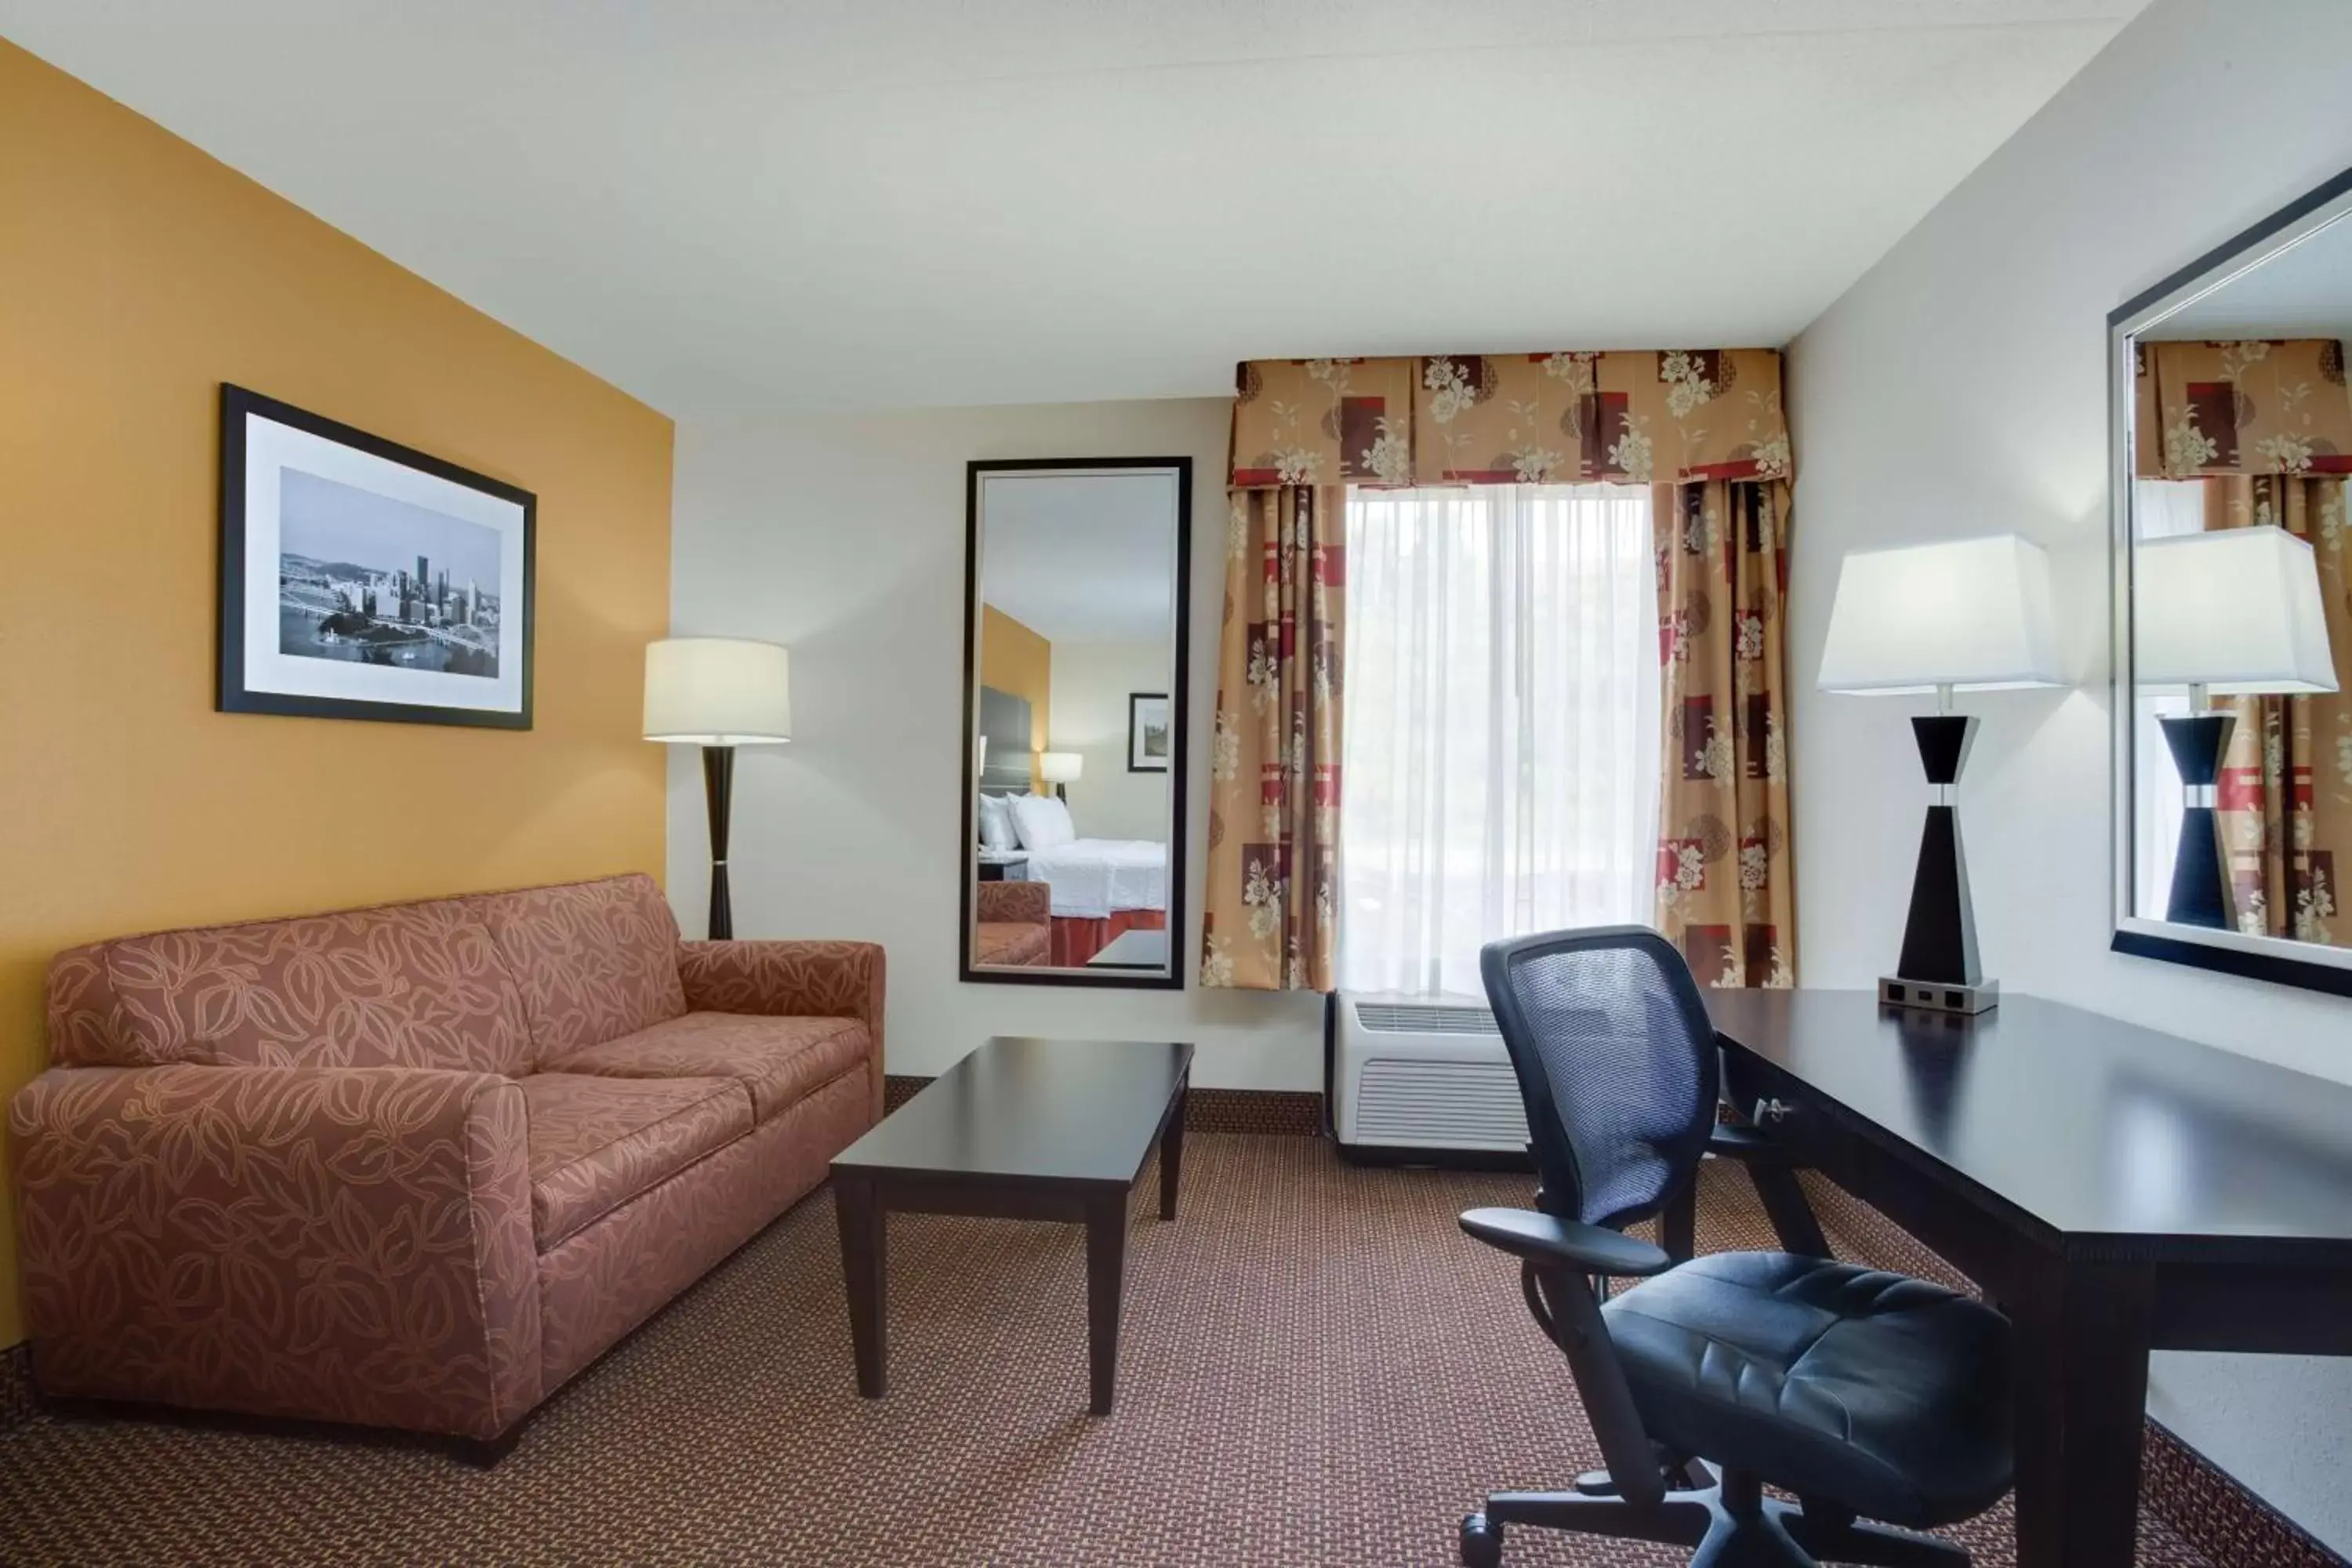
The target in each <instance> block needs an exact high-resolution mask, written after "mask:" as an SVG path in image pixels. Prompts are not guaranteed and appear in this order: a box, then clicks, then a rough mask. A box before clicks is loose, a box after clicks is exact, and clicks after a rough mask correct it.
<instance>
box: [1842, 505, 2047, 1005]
mask: <svg viewBox="0 0 2352 1568" xmlns="http://www.w3.org/2000/svg"><path fill="white" fill-rule="evenodd" d="M1819 684H1820V688H1821V689H1822V690H1823V691H1835V692H1847V693H1852V694H1855V695H1861V696H1880V697H1894V696H1905V695H1916V694H1919V693H1924V692H1930V691H1932V692H1934V693H1935V694H1936V711H1935V713H1934V714H1933V715H1932V716H1915V717H1914V718H1913V719H1912V721H1911V731H1912V734H1913V736H1914V737H1915V738H1916V740H1917V742H1918V744H1919V760H1920V762H1921V763H1924V764H1926V767H1927V783H1928V784H1930V785H1931V786H1933V788H1934V790H1935V797H1934V801H1933V803H1932V804H1931V805H1929V806H1928V807H1927V827H1926V829H1925V831H1924V832H1923V833H1922V834H1921V836H1920V839H1919V865H1918V868H1917V870H1916V872H1914V873H1913V876H1912V879H1911V913H1910V917H1909V919H1908V920H1906V921H1905V923H1904V927H1903V955H1902V958H1901V959H1900V960H1899V961H1898V962H1897V963H1896V964H1895V973H1893V974H1890V975H1886V976H1884V977H1882V978H1881V979H1880V981H1879V983H1878V994H1879V999H1880V1000H1881V1001H1884V1002H1891V1003H1895V1004H1896V1005H1901V1006H1909V1007H1933V1008H1936V1009H1937V1010H1939V1011H1944V1012H1952V1013H1981V1012H1983V1011H1985V1010H1986V1009H1987V1008H1990V1007H1991V1006H1993V1005H1995V1004H1997V1003H1998V1002H1999V1001H2000V983H1999V982H1997V981H1991V980H1987V979H1986V978H1985V977H1984V972H1983V970H1982V968H1981V967H1980V966H1979V963H1978V961H1977V927H1976V914H1975V910H1974V909H1973V908H1972V906H1971V905H1970V903H1969V879H1968V865H1967V859H1966V857H1965V856H1964V855H1963V854H1962V853H1961V849H1960V822H1959V816H1958V806H1957V803H1956V799H1955V790H1956V786H1957V785H1958V782H1959V777H1960V768H1961V766H1962V765H1963V764H1964V763H1966V762H1967V761H1968V754H1969V744H1970V742H1973V741H1974V740H1975V739H1976V728H1977V721H1976V719H1975V718H1974V717H1973V716H1972V715H1964V714H1957V713H1954V712H1953V711H1952V693H1954V692H1955V691H2006V690H2015V689H2022V688H2026V687H2035V686H2056V685H2058V684H2060V680H2059V675H2058V655H2057V645H2056V639H2055V638H2054V637H2053V633H2052V630H2051V617H2050V563H2049V559H2048V557H2046V556H2044V555H2043V554H2042V551H2041V549H2040V548H2039V547H2038V546H2036V545H2033V544H2031V543H2029V542H2026V541H2025V540H2022V539H2020V538H2018V537H2017V536H2016V535H2015V534H2001V535H1999V536H1997V537H1994V538H1990V539H1961V540H1952V541H1949V542H1943V543H1937V544H1920V545H1912V546H1908V547H1906V548H1903V549H1896V550H1872V551H1858V552H1854V553H1853V554H1850V555H1848V556H1847V557H1846V558H1845V560H1844V562H1843V564H1842V565H1841V566H1840V568H1839V571H1838V585H1837V597H1836V599H1835V601H1834V602H1833V603H1832V605H1831V607H1830V627H1829V637H1828V640H1827V642H1826V643H1825V644H1824V646H1823V647H1822V672H1821V680H1820V683H1819Z"/></svg>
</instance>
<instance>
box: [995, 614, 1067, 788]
mask: <svg viewBox="0 0 2352 1568" xmlns="http://www.w3.org/2000/svg"><path fill="white" fill-rule="evenodd" d="M980 683H981V684H982V686H993V687H994V688H996V689H997V690H999V691H1009V692H1011V693H1012V694H1013V696H1015V697H1026V698H1027V699H1028V700H1029V787H1030V788H1031V789H1034V790H1035V791H1037V792H1038V793H1039V794H1040V795H1043V794H1045V778H1044V776H1043V775H1041V774H1040V773H1038V772H1037V753H1038V752H1042V751H1044V750H1045V743H1046V740H1047V737H1049V736H1051V735H1052V734H1053V732H1054V728H1053V724H1052V723H1051V719H1052V709H1053V704H1054V645H1053V644H1052V643H1050V642H1047V641H1046V640H1045V638H1044V637H1040V636H1038V635H1037V634H1036V633H1035V632H1033V631H1031V630H1030V629H1029V628H1028V627H1027V626H1024V625H1022V624H1021V623H1020V622H1019V621H1016V620H1014V619H1013V617H1012V616H1008V615H1006V614H1005V613H1004V612H1003V610H1000V609H998V608H997V607H996V606H995V605H981V607H980Z"/></svg>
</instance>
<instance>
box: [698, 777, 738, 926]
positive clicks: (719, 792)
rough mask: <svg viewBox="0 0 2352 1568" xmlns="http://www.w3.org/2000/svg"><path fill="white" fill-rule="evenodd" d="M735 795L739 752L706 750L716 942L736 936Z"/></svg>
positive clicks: (704, 788) (705, 787) (704, 784)
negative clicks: (731, 826) (731, 861)
mask: <svg viewBox="0 0 2352 1568" xmlns="http://www.w3.org/2000/svg"><path fill="white" fill-rule="evenodd" d="M734 795H735V748H734V747H732V746H705V747H703V748H702V799H703V804H704V805H707V806H708V807H709V812H710V923H709V934H710V940H711V941H713V942H728V941H730V940H732V939H733V937H734V935H735V906H734V903H733V901H732V900H730V899H729V898H728V896H727V814H728V808H729V805H730V803H731V802H732V800H733V798H734Z"/></svg>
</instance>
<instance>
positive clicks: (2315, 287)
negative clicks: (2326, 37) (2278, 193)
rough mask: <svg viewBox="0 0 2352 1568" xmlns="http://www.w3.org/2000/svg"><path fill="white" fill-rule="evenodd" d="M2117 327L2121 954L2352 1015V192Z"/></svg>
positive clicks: (2299, 214)
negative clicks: (2289, 990)
mask: <svg viewBox="0 0 2352 1568" xmlns="http://www.w3.org/2000/svg"><path fill="white" fill-rule="evenodd" d="M2108 329H2109V339H2110V342H2109V347H2110V351H2111V354H2112V365H2113V374H2114V376H2115V387H2114V398H2113V406H2114V416H2115V431H2114V439H2113V445H2114V450H2113V469H2114V489H2115V498H2116V499H2115V511H2116V518H2115V542H2116V543H2115V564H2116V576H2115V583H2116V601H2115V603H2116V626H2115V659H2116V705H2115V710H2116V758H2117V763H2118V765H2117V767H2116V938H2115V946H2116V949H2117V950H2118V951H2121V952H2135V953H2139V954H2142V955H2144V956H2147V957H2152V958H2162V959H2168V960H2171V961H2174V962H2177V963H2191V964H2196V965H2199V966H2200V967H2203V968H2208V969H2217V970H2222V971H2227V972H2229V973H2239V974H2247V975H2252V976H2255V977H2257V978H2261V979H2267V980H2274V981H2279V982H2282V983H2284V984H2294V985H2303V986H2308V987H2311V988H2314V989H2317V990H2325V991H2333V992H2336V993H2338V994H2352V904H2347V889H2346V888H2345V886H2344V881H2343V879H2344V878H2345V877H2346V876H2347V875H2352V535H2348V534H2347V526H2346V524H2347V493H2346V487H2347V481H2348V480H2352V390H2347V378H2346V374H2345V362H2346V357H2347V342H2352V173H2348V174H2346V175H2343V176H2339V177H2338V178H2337V179H2336V180H2334V181H2331V182H2330V183H2329V184H2326V185H2325V186H2323V187H2321V188H2320V189H2319V190H2317V191H2315V192H2313V193H2311V194H2310V195H2307V196H2305V197H2304V198H2303V199H2302V200H2300V201H2298V202H2296V203H2294V204H2293V205H2290V206H2289V207H2287V208H2285V209H2284V210H2283V211H2282V212H2280V213H2278V214H2276V215H2274V216H2273V217H2271V218H2270V219H2268V220H2266V221H2265V222H2264V223H2263V224H2261V225H2258V226H2256V227H2255V228H2253V229H2252V230H2251V231H2249V232H2248V233H2247V234H2245V235H2242V236H2241V237H2239V238H2237V239H2235V240H2232V241H2231V243H2230V244H2228V245H2226V246H2224V247H2221V249H2220V250H2217V251H2215V252H2214V253H2213V254H2212V255H2210V256H2208V257H2206V258H2202V259H2201V260H2200V261H2198V262H2196V263H2195V264H2193V265H2192V266H2190V267H2189V268H2185V269H2184V270H2183V271H2181V272H2180V273H2179V274H2177V275H2176V276H2174V277H2173V278H2171V279H2167V280H2166V281H2165V282H2164V283H2162V284H2159V285H2158V286H2157V287H2156V288H2155V289H2151V290H2149V292H2148V293H2147V294H2146V295H2143V296H2142V297H2141V298H2139V299H2137V300H2133V301H2132V302H2131V303H2130V304H2128V305H2126V306H2124V307H2123V308H2122V309H2120V310H2117V311H2116V313H2115V314H2114V315H2113V316H2111V317H2110V318H2109V319H2108Z"/></svg>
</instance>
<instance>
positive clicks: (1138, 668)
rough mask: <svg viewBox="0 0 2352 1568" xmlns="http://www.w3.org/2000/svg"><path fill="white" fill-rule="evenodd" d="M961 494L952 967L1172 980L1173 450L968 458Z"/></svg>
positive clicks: (1176, 753)
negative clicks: (1147, 454)
mask: <svg viewBox="0 0 2352 1568" xmlns="http://www.w3.org/2000/svg"><path fill="white" fill-rule="evenodd" d="M966 502H967V511H966V533H967V541H966V549H967V564H966V587H967V594H966V601H965V606H964V612H965V639H964V744H963V757H964V767H963V770H962V774H961V779H962V783H961V807H962V810H961V820H962V824H963V835H962V839H961V843H960V845H959V846H958V850H957V854H958V857H959V861H960V865H961V886H962V895H961V906H960V910H959V918H960V922H961V923H960V927H959V932H958V940H959V943H960V946H959V952H960V953H961V973H962V977H963V978H964V979H966V980H971V981H990V982H999V983H1011V984H1066V985H1127V986H1159V987H1165V988H1170V989H1174V988H1180V987H1181V985H1182V984H1183V977H1182V973H1181V970H1180V969H1179V967H1178V964H1177V963H1176V953H1177V950H1178V945H1179V940H1180V939H1179V936H1178V933H1179V932H1180V931H1181V930H1182V927H1183V889H1184V773H1185V755H1186V741H1187V737H1186V735H1185V731H1184V692H1185V671H1184V664H1185V643H1186V639H1185V632H1184V627H1185V619H1186V615H1187V605H1188V600H1189V595H1188V593H1187V587H1186V573H1185V571H1184V563H1185V562H1186V561H1187V560H1188V559H1189V558H1190V550H1191V543H1190V541H1191V528H1190V517H1191V511H1192V463H1191V460H1190V459H1189V458H1118V459H1097V458H1089V459H1085V460H1074V461H1039V462H982V463H973V464H971V467H970V470H969V473H968V477H967V486H966ZM1139 693H1144V694H1148V700H1149V701H1150V703H1151V704H1153V705H1155V706H1154V707H1153V708H1152V710H1151V712H1150V725H1149V729H1150V741H1149V748H1150V763H1151V765H1148V766H1145V767H1140V768H1139V767H1136V766H1134V765H1133V763H1134V759H1135V756H1136V754H1137V745H1138V742H1137V738H1136V720H1135V716H1136V712H1137V703H1138V701H1139V700H1141V699H1139Z"/></svg>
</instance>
